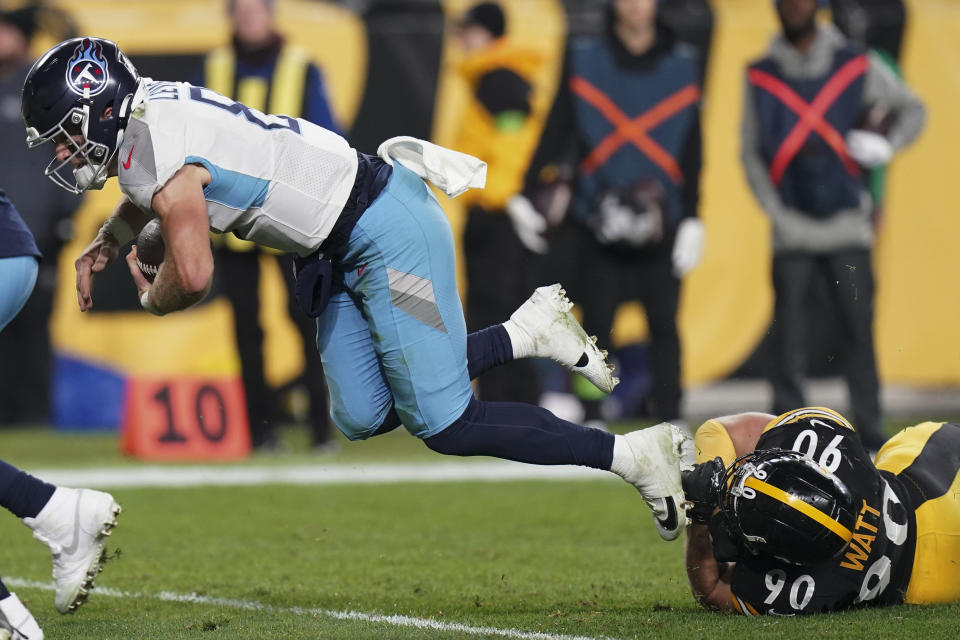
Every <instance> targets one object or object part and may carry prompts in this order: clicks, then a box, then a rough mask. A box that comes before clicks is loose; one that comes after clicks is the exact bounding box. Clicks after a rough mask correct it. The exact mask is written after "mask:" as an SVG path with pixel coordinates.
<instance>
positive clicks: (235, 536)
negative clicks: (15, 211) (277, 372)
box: [0, 430, 960, 640]
mask: <svg viewBox="0 0 960 640" xmlns="http://www.w3.org/2000/svg"><path fill="white" fill-rule="evenodd" d="M301 445H302V441H300V440H297V439H296V438H294V446H295V447H299V446H301ZM0 451H3V454H2V456H0V457H2V458H4V459H6V460H8V461H9V462H11V463H13V464H16V465H19V466H22V467H25V468H28V469H41V468H46V469H50V468H58V467H59V468H65V467H69V468H81V467H92V466H97V465H103V466H110V467H117V466H123V465H131V466H133V465H136V464H137V463H136V462H134V461H130V460H125V459H123V458H120V457H119V456H118V455H117V454H116V452H115V451H116V444H115V439H114V437H112V436H106V435H95V436H62V435H55V434H52V433H50V432H46V431H40V430H29V431H4V432H0ZM387 461H392V462H408V463H411V462H414V463H422V464H425V465H426V464H434V463H437V462H441V461H443V462H447V461H449V459H445V458H442V457H441V456H438V455H436V454H433V453H431V452H430V451H428V450H427V449H426V448H425V447H424V446H423V445H422V444H420V443H419V442H418V441H416V440H415V439H413V438H410V437H409V436H406V435H405V434H403V433H394V434H389V435H387V436H382V437H380V438H376V439H374V440H372V441H370V442H368V443H357V444H354V443H346V442H344V444H343V447H342V449H341V451H340V453H338V454H336V455H333V456H329V457H323V458H317V457H310V456H308V455H305V454H300V455H297V454H294V455H289V456H275V457H255V458H253V459H252V460H251V461H250V462H248V463H245V464H246V465H248V466H250V465H256V466H263V465H278V464H287V463H296V464H304V463H307V462H310V463H313V464H323V465H334V464H338V465H339V464H343V465H354V464H359V463H363V464H366V463H375V462H387ZM178 468H179V467H177V466H175V465H173V466H170V467H169V473H170V474H176V473H177V472H178V471H177V470H178ZM112 493H113V494H114V495H115V496H116V498H117V499H118V500H119V502H120V503H121V504H122V505H123V507H124V513H123V514H122V516H121V519H120V524H119V527H118V528H117V529H116V531H115V533H114V535H113V536H112V537H111V538H110V540H109V545H108V549H109V551H110V553H111V559H110V561H109V562H108V564H107V566H106V569H105V571H104V573H103V574H102V575H101V576H100V579H99V581H98V587H99V588H98V589H97V590H95V591H94V592H93V595H92V596H91V598H90V601H89V602H88V603H87V604H86V605H84V606H83V607H82V608H81V609H80V610H79V612H78V613H77V614H75V615H70V616H59V615H58V614H57V613H56V612H55V611H54V609H53V593H52V591H51V590H50V589H51V587H50V586H49V585H50V577H49V576H50V560H49V554H48V552H47V550H46V548H45V547H44V546H43V545H42V544H40V543H38V542H36V541H34V540H33V539H32V538H31V536H30V532H29V530H28V529H27V528H26V527H24V526H23V525H22V524H21V523H19V522H17V521H16V519H15V518H14V517H13V516H8V517H6V518H2V519H0V530H2V536H3V539H4V541H5V545H4V550H3V552H2V553H0V558H2V565H0V574H2V575H3V576H4V580H5V581H6V582H7V583H8V585H9V586H11V589H12V590H13V591H15V592H17V593H18V594H19V595H20V597H21V599H23V600H24V601H25V602H26V604H27V606H28V607H29V608H30V609H31V611H32V612H33V613H34V615H35V616H36V618H37V620H38V621H39V622H40V624H41V626H42V627H43V629H44V631H45V633H46V636H47V637H48V638H104V639H106V638H116V639H133V638H204V639H207V638H210V639H214V638H423V639H440V638H477V637H481V638H487V637H489V638H496V637H513V638H528V639H531V640H532V639H535V638H539V639H541V640H553V639H557V640H559V638H561V637H570V636H576V637H581V638H616V639H626V638H737V639H738V640H739V639H742V638H798V639H799V638H802V639H804V640H809V639H810V638H843V639H844V640H847V639H851V638H871V639H872V638H897V639H901V638H905V637H906V638H938V639H947V638H958V637H960V606H958V605H952V606H942V607H928V608H920V607H896V608H890V609H885V610H873V611H858V612H853V613H846V614H838V615H830V616H821V617H818V618H812V619H810V618H808V619H792V618H772V617H771V618H766V619H746V618H736V617H733V616H721V615H717V614H711V613H707V612H703V611H700V610H699V609H698V608H697V606H696V605H695V603H694V602H693V600H692V598H691V597H690V594H689V591H688V589H687V586H686V579H685V576H684V573H683V565H682V554H683V545H682V543H681V542H673V543H665V542H661V541H660V539H659V538H658V537H657V535H656V532H655V530H654V528H653V526H652V522H651V521H650V516H649V514H648V511H647V508H646V506H645V505H644V504H643V503H642V501H641V500H640V499H639V497H638V495H637V494H636V492H635V491H634V490H633V489H631V488H630V487H628V486H626V485H625V484H624V483H622V482H620V481H618V480H616V479H601V480H565V481H550V482H544V481H523V482H448V483H436V484H416V483H407V484H392V485H391V484H379V485H339V486H280V485H267V486H250V487H194V488H178V489H170V488H151V489H115V490H113V491H112ZM349 612H352V613H349ZM394 616H402V617H401V618H397V617H394ZM431 625H432V627H433V628H431ZM458 625H463V626H458ZM538 634H540V635H538Z"/></svg>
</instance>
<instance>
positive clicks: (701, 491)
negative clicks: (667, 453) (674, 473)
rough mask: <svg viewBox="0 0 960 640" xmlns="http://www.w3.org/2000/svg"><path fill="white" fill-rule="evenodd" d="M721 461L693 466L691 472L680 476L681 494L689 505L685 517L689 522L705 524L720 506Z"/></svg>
mask: <svg viewBox="0 0 960 640" xmlns="http://www.w3.org/2000/svg"><path fill="white" fill-rule="evenodd" d="M724 472H725V467H724V466H723V459H722V458H720V457H716V458H714V459H713V460H711V461H709V462H704V463H702V464H698V465H694V467H693V470H692V471H684V472H682V473H681V474H680V475H681V482H682V484H683V493H684V496H685V497H686V500H687V502H689V503H690V504H691V505H693V506H691V507H690V508H688V509H687V517H688V518H690V521H691V522H695V523H698V524H706V523H707V522H709V520H710V517H711V516H712V515H713V512H714V510H715V509H716V508H717V507H719V506H720V492H721V489H722V488H723V478H724V476H725V473H724Z"/></svg>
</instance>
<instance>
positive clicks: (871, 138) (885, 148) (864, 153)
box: [847, 129, 893, 169]
mask: <svg viewBox="0 0 960 640" xmlns="http://www.w3.org/2000/svg"><path fill="white" fill-rule="evenodd" d="M847 153H849V154H850V157H851V158H853V159H854V160H856V161H857V164H859V165H860V166H861V167H866V168H867V169H876V168H877V167H882V166H884V165H887V164H889V163H890V160H892V159H893V145H892V144H890V141H889V140H887V139H886V138H885V137H884V136H882V135H881V134H879V133H874V132H873V131H864V130H863V129H851V130H850V131H848V132H847Z"/></svg>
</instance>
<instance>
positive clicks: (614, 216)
mask: <svg viewBox="0 0 960 640" xmlns="http://www.w3.org/2000/svg"><path fill="white" fill-rule="evenodd" d="M659 213H660V212H659V211H645V212H640V213H637V211H636V210H635V209H634V208H632V207H630V206H628V205H625V204H623V203H622V202H620V199H619V198H618V197H617V196H616V195H614V194H607V195H606V196H604V198H603V199H602V200H601V201H600V206H599V207H598V211H597V215H596V216H595V217H594V219H593V232H594V236H595V237H596V238H597V241H598V242H599V243H600V244H617V243H621V244H626V245H628V246H631V247H642V246H644V245H647V244H650V243H651V242H655V241H657V240H659V239H660V236H661V234H662V230H663V229H662V225H661V222H660V221H661V219H662V218H661V216H660V215H659Z"/></svg>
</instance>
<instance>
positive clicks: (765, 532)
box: [718, 449, 857, 565]
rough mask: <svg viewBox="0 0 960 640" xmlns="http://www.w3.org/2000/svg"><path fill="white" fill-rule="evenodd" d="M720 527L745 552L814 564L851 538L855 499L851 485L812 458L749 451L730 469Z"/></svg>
mask: <svg viewBox="0 0 960 640" xmlns="http://www.w3.org/2000/svg"><path fill="white" fill-rule="evenodd" d="M720 491H721V495H720V498H719V506H720V509H721V511H720V512H719V513H718V516H719V517H720V519H721V524H722V528H723V529H724V530H725V532H726V533H727V534H728V535H729V537H730V540H731V541H732V542H733V544H734V545H735V546H736V547H737V548H738V549H740V550H741V553H746V554H749V555H748V557H745V558H741V559H742V560H747V559H749V556H757V557H765V558H774V559H776V560H779V561H781V562H786V563H788V564H794V565H812V564H817V563H819V562H822V561H824V560H827V559H829V558H832V557H834V556H836V555H838V554H839V553H840V552H841V551H843V550H844V549H845V548H846V546H847V544H848V543H849V542H850V539H851V538H852V537H853V533H852V530H853V527H854V523H855V522H856V519H857V516H856V507H857V505H856V503H855V499H854V497H853V495H852V494H851V493H850V490H849V489H848V488H847V486H846V485H845V484H844V483H843V482H841V481H840V479H839V478H837V476H836V475H834V474H832V473H830V472H829V471H827V470H826V469H824V468H823V467H821V466H820V465H818V464H817V463H816V462H814V461H813V460H811V459H810V458H808V457H806V456H804V455H803V454H801V453H798V452H796V451H789V450H787V449H766V450H760V451H754V452H752V453H748V454H747V455H745V456H741V457H740V458H738V459H737V460H736V461H735V462H734V463H733V464H732V465H730V466H729V467H728V468H727V471H726V478H725V481H724V482H723V484H722V486H721V489H720Z"/></svg>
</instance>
